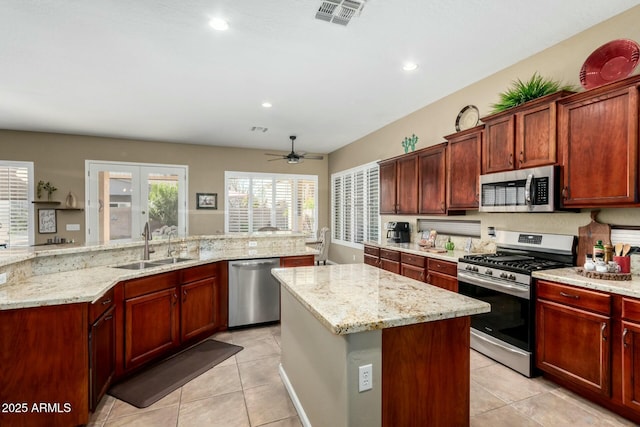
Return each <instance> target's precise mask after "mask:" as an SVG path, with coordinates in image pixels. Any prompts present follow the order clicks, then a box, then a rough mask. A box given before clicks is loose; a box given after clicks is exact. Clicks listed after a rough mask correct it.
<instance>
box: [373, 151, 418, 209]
mask: <svg viewBox="0 0 640 427" xmlns="http://www.w3.org/2000/svg"><path fill="white" fill-rule="evenodd" d="M379 165H380V213H381V214H415V213H418V158H417V156H416V155H415V154H414V153H411V154H409V155H404V156H400V157H394V158H393V159H389V160H384V161H382V162H380V163H379Z"/></svg>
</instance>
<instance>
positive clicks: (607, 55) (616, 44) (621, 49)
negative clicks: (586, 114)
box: [580, 39, 640, 89]
mask: <svg viewBox="0 0 640 427" xmlns="http://www.w3.org/2000/svg"><path fill="white" fill-rule="evenodd" d="M639 57H640V46H638V43H636V42H635V41H633V40H629V39H618V40H613V41H610V42H609V43H606V44H604V45H602V46H600V47H599V48H597V49H596V50H594V51H593V53H592V54H591V55H589V57H588V58H587V60H586V61H584V64H583V65H582V68H581V69H580V84H581V85H582V87H583V88H585V89H593V88H596V87H598V86H602V85H604V84H607V83H611V82H613V81H616V80H620V79H623V78H625V77H627V76H628V75H629V74H631V73H632V72H633V70H634V69H635V68H636V65H638V58H639Z"/></svg>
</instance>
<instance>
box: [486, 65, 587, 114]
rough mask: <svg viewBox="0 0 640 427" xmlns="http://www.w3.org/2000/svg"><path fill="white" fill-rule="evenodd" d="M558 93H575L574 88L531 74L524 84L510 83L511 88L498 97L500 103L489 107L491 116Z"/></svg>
mask: <svg viewBox="0 0 640 427" xmlns="http://www.w3.org/2000/svg"><path fill="white" fill-rule="evenodd" d="M559 91H570V92H575V88H574V87H573V86H570V85H563V84H562V83H561V82H559V81H556V80H552V79H549V78H546V77H542V76H541V75H539V74H538V73H533V76H532V77H531V78H530V79H529V80H527V81H526V82H523V81H522V80H520V79H517V80H516V81H514V82H512V86H511V88H509V89H507V90H506V91H504V92H502V93H501V94H500V95H499V96H500V101H498V102H497V103H495V104H492V105H491V108H493V111H491V114H495V113H499V112H501V111H505V110H508V109H509V108H513V107H517V106H518V105H521V104H524V103H525V102H528V101H532V100H534V99H537V98H540V97H543V96H546V95H551V94H552V93H556V92H559Z"/></svg>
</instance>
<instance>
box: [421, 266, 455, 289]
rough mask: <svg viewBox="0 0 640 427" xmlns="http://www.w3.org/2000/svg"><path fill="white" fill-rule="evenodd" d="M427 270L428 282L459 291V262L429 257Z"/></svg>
mask: <svg viewBox="0 0 640 427" xmlns="http://www.w3.org/2000/svg"><path fill="white" fill-rule="evenodd" d="M427 270H428V274H427V280H426V281H427V283H429V284H430V285H433V286H437V287H439V288H442V289H446V290H448V291H452V292H458V264H457V263H455V262H449V261H443V260H440V259H435V258H429V259H428V260H427Z"/></svg>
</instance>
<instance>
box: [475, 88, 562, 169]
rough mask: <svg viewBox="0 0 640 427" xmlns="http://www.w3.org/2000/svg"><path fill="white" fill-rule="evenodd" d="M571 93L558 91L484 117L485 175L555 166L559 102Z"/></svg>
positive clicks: (483, 160) (483, 155)
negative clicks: (557, 106) (557, 107)
mask: <svg viewBox="0 0 640 427" xmlns="http://www.w3.org/2000/svg"><path fill="white" fill-rule="evenodd" d="M570 94H571V92H566V91H560V92H556V93H553V94H551V95H547V96H543V97H541V98H538V99H536V100H534V101H530V102H527V103H526V104H523V105H521V106H518V107H515V108H511V109H509V110H506V111H503V112H500V113H496V114H493V115H491V116H487V117H484V118H482V121H483V122H484V124H485V129H484V144H483V148H482V170H483V173H494V172H502V171H508V170H513V169H523V168H531V167H536V166H543V165H552V164H554V163H556V162H557V155H556V147H557V144H556V118H557V113H556V101H557V100H558V99H560V98H562V97H564V96H567V95H570Z"/></svg>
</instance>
